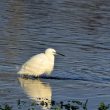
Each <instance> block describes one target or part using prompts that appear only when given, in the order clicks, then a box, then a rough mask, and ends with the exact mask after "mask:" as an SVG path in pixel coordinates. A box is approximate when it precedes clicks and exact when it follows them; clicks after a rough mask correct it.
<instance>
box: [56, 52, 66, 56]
mask: <svg viewBox="0 0 110 110" xmlns="http://www.w3.org/2000/svg"><path fill="white" fill-rule="evenodd" d="M57 55H61V56H65V55H63V54H62V53H58V52H57Z"/></svg>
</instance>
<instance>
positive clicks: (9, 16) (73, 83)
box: [0, 0, 110, 110]
mask: <svg viewBox="0 0 110 110" xmlns="http://www.w3.org/2000/svg"><path fill="white" fill-rule="evenodd" d="M48 47H52V48H55V49H56V50H57V51H59V52H61V53H63V54H64V55H65V57H61V56H57V57H56V61H55V70H54V72H53V73H52V77H60V78H71V80H54V79H43V80H42V79H41V81H39V80H31V79H30V80H25V79H18V76H17V75H16V73H17V71H18V69H17V67H19V66H20V65H22V64H23V63H24V62H25V61H26V60H27V59H28V58H30V57H31V56H33V55H35V54H37V53H40V52H42V51H44V50H45V49H46V48H48ZM109 54H110V1H109V0H89V1H88V0H52V1H51V0H2V1H0V103H5V102H8V103H11V104H13V105H14V104H15V102H16V100H18V99H22V100H25V101H28V103H29V101H30V100H36V99H35V98H34V97H41V96H42V94H47V96H42V97H44V98H46V97H47V98H48V99H49V100H51V99H54V100H56V101H61V100H63V101H68V100H71V99H80V100H86V99H88V100H89V102H88V104H89V107H88V108H89V110H93V109H94V110H95V109H96V107H97V104H99V102H101V101H104V102H106V103H109V102H110V55H109ZM27 84H28V86H27ZM33 88H34V89H33ZM36 91H39V92H36ZM39 93H41V94H39ZM36 101H37V100H36ZM41 108H42V107H38V109H41Z"/></svg>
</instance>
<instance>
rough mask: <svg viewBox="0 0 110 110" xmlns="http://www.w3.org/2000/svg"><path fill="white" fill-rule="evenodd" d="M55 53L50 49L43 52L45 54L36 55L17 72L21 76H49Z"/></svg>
mask: <svg viewBox="0 0 110 110" xmlns="http://www.w3.org/2000/svg"><path fill="white" fill-rule="evenodd" d="M55 55H56V51H55V50H54V49H52V48H48V49H46V50H45V53H40V54H37V55H35V56H33V57H31V58H30V59H29V60H28V61H27V62H26V63H24V64H23V65H22V67H21V69H20V71H19V72H18V74H21V75H33V76H39V75H41V74H44V73H46V74H50V73H51V72H52V71H53V68H54V56H55Z"/></svg>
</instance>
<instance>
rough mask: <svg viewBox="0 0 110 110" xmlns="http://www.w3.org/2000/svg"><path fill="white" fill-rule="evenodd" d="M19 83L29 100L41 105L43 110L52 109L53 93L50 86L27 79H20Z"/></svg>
mask: <svg viewBox="0 0 110 110" xmlns="http://www.w3.org/2000/svg"><path fill="white" fill-rule="evenodd" d="M19 82H20V84H21V87H22V88H23V89H24V91H25V93H26V94H27V95H28V96H29V98H30V99H32V100H34V101H36V102H37V104H39V105H41V106H42V109H44V110H49V109H50V108H51V96H52V91H51V87H50V85H49V84H47V83H45V82H42V81H40V80H39V79H38V80H32V79H25V78H19ZM42 103H43V104H42Z"/></svg>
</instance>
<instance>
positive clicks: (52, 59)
mask: <svg viewBox="0 0 110 110" xmlns="http://www.w3.org/2000/svg"><path fill="white" fill-rule="evenodd" d="M46 56H47V58H48V59H49V61H51V62H53V63H54V59H55V56H54V55H52V54H46Z"/></svg>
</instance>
